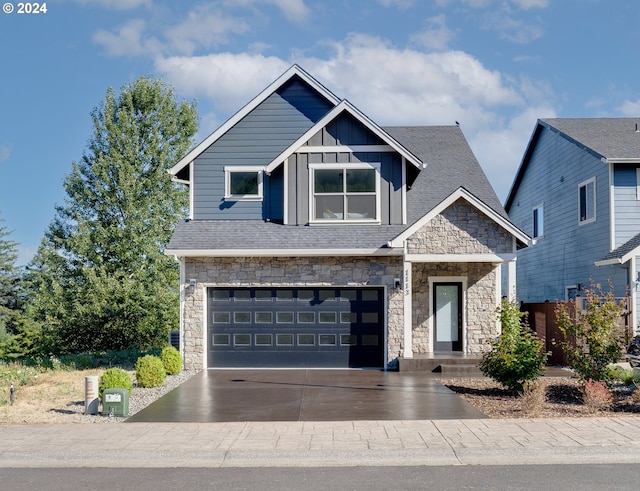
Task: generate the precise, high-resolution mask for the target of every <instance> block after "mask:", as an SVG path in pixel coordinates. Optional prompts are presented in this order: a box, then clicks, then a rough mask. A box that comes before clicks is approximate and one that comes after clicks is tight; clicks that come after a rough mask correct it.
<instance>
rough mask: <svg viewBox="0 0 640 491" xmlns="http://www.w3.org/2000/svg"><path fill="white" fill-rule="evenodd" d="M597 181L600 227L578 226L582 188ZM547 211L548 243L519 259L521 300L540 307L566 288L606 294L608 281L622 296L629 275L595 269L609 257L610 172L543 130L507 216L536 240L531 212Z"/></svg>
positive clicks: (544, 240)
mask: <svg viewBox="0 0 640 491" xmlns="http://www.w3.org/2000/svg"><path fill="white" fill-rule="evenodd" d="M592 177H595V178H596V221H595V222H592V223H588V224H584V225H579V224H578V185H579V183H581V182H583V181H585V180H587V179H590V178H592ZM539 204H543V205H544V237H542V238H540V239H538V242H537V244H535V245H533V246H531V247H529V248H526V249H523V250H521V251H519V253H518V260H517V263H516V264H517V281H518V285H517V289H518V298H519V300H522V301H525V302H541V301H545V300H549V301H553V300H557V299H564V295H565V287H566V286H569V285H576V284H584V285H587V286H588V285H589V284H590V278H592V279H593V280H594V281H596V282H599V283H601V284H602V285H603V287H605V288H606V285H607V282H608V279H611V281H612V282H613V283H614V286H615V288H616V292H617V294H622V293H623V292H624V285H625V282H626V273H625V270H624V269H622V268H620V267H615V266H605V267H596V266H595V265H594V262H595V261H597V260H598V259H601V258H602V257H603V256H605V255H606V254H607V253H608V252H609V246H610V244H609V242H610V241H609V216H610V215H609V174H608V166H607V165H606V164H604V163H602V162H601V161H600V160H599V159H597V158H595V157H594V156H592V155H591V154H589V153H587V152H586V151H584V150H582V149H580V148H579V147H577V146H576V145H575V144H573V143H571V142H569V141H568V140H566V139H565V138H563V137H561V136H560V135H558V134H557V133H555V132H552V131H550V130H549V129H547V128H544V129H543V130H542V131H541V133H540V135H539V137H538V139H537V141H536V143H535V148H534V149H533V151H532V153H531V155H530V162H529V165H528V167H527V171H526V172H525V174H524V176H523V179H522V182H521V183H520V186H519V187H518V190H517V192H516V195H515V196H514V199H513V204H512V206H511V208H510V212H509V216H510V218H511V220H512V221H513V222H514V223H515V224H516V225H517V226H518V227H520V228H521V229H522V230H524V231H525V232H526V233H528V234H530V235H533V208H534V206H537V205H539Z"/></svg>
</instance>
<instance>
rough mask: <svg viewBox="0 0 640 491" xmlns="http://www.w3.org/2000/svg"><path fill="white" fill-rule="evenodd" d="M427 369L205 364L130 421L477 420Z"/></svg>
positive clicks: (471, 409) (470, 408) (479, 415)
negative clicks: (219, 366)
mask: <svg viewBox="0 0 640 491" xmlns="http://www.w3.org/2000/svg"><path fill="white" fill-rule="evenodd" d="M485 417H486V416H485V415H484V414H483V413H481V412H480V411H478V410H477V409H475V408H474V407H473V406H471V405H470V404H468V403H467V402H465V401H464V400H463V399H462V398H461V397H459V396H458V395H456V394H455V393H454V392H452V391H450V390H449V389H447V388H446V387H444V386H443V385H442V384H440V383H439V382H438V380H437V378H434V376H433V375H431V374H429V373H425V372H383V371H379V370H305V369H301V370H204V371H202V372H200V373H198V374H196V375H194V376H193V377H191V378H190V379H189V380H187V381H186V382H185V383H183V384H182V385H180V386H179V387H177V388H176V389H174V390H173V391H171V392H169V393H168V394H166V395H165V396H163V397H162V398H160V399H158V400H157V401H155V402H154V403H152V404H151V405H149V406H148V407H146V408H145V409H143V410H142V411H139V412H138V413H136V414H134V415H133V416H132V417H130V418H129V419H128V420H127V422H193V423H208V422H233V421H236V422H237V421H354V420H424V419H478V418H485Z"/></svg>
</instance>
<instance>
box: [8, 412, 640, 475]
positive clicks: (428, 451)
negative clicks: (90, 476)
mask: <svg viewBox="0 0 640 491" xmlns="http://www.w3.org/2000/svg"><path fill="white" fill-rule="evenodd" d="M567 463H571V464H595V463H601V464H605V463H618V464H620V463H640V417H637V416H623V417H616V418H562V419H545V418H539V419H444V420H400V421H398V420H396V421H392V420H389V421H367V420H362V421H321V422H313V421H293V422H283V421H279V422H232V423H125V424H104V423H95V424H52V425H4V426H0V467H4V468H7V467H20V468H25V467H30V468H34V467H119V468H132V467H155V468H163V467H210V468H217V467H326V466H383V465H384V466H415V465H424V466H430V465H440V466H441V465H516V464H522V465H531V464H567Z"/></svg>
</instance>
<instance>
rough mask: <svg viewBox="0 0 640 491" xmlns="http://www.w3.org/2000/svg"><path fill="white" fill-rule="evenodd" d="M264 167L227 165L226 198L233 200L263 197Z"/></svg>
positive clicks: (225, 172)
mask: <svg viewBox="0 0 640 491" xmlns="http://www.w3.org/2000/svg"><path fill="white" fill-rule="evenodd" d="M263 171H264V168H262V167H250V166H244V167H240V166H237V167H225V168H224V198H225V199H226V200H231V201H251V200H254V201H255V200H261V199H262V176H263Z"/></svg>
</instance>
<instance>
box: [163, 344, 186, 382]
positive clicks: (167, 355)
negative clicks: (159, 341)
mask: <svg viewBox="0 0 640 491" xmlns="http://www.w3.org/2000/svg"><path fill="white" fill-rule="evenodd" d="M160 360H161V361H162V364H163V365H164V369H165V371H166V372H167V375H177V374H178V373H180V372H181V371H182V356H181V355H180V352H179V351H178V350H177V349H175V348H174V347H173V346H167V347H166V348H163V349H162V352H161V353H160Z"/></svg>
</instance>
